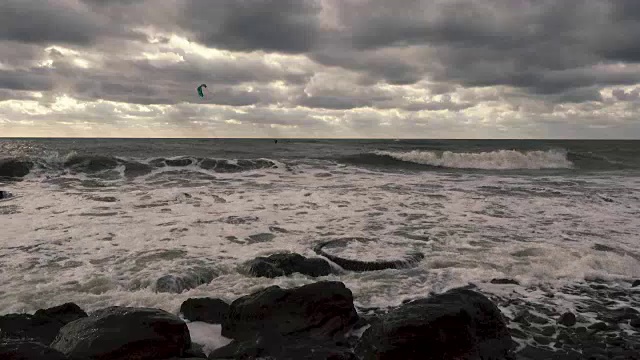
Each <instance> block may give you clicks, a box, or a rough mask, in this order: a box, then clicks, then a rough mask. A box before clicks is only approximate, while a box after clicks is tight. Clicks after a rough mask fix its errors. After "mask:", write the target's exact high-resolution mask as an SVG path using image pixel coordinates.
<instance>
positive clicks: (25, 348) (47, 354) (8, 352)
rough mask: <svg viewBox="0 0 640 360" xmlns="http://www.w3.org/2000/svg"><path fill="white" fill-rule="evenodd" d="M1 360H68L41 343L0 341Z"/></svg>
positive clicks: (32, 341)
mask: <svg viewBox="0 0 640 360" xmlns="http://www.w3.org/2000/svg"><path fill="white" fill-rule="evenodd" d="M0 359H2V360H69V358H68V357H67V356H66V355H65V354H63V353H61V352H59V351H58V350H55V349H52V348H50V347H48V346H46V345H44V344H43V343H41V342H38V341H35V340H17V339H3V340H0Z"/></svg>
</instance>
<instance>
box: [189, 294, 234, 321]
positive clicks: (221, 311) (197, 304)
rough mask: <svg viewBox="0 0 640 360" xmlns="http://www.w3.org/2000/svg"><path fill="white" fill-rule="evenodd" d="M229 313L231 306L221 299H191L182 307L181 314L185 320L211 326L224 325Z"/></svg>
mask: <svg viewBox="0 0 640 360" xmlns="http://www.w3.org/2000/svg"><path fill="white" fill-rule="evenodd" d="M228 312H229V304H227V303H226V302H224V301H222V300H220V299H212V298H191V299H187V300H186V301H185V302H183V303H182V305H181V306H180V313H181V314H182V316H184V318H185V319H188V320H190V321H203V322H206V323H210V324H222V323H223V322H224V318H225V317H226V316H227V313H228Z"/></svg>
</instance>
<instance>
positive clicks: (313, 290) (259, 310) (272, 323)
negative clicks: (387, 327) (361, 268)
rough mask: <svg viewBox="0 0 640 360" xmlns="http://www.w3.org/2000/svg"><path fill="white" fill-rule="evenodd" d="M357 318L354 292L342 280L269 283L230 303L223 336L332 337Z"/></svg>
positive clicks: (241, 338) (248, 337) (342, 331)
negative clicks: (285, 285) (285, 286)
mask: <svg viewBox="0 0 640 360" xmlns="http://www.w3.org/2000/svg"><path fill="white" fill-rule="evenodd" d="M357 320H358V315H357V313H356V309H355V308H354V306H353V294H352V293H351V290H349V289H347V288H346V287H345V286H344V284H343V283H341V282H335V281H321V282H317V283H313V284H309V285H305V286H301V287H298V288H293V289H286V290H284V289H281V288H280V287H278V286H270V287H268V288H266V289H264V290H262V291H259V292H256V293H253V294H251V295H247V296H243V297H241V298H239V299H236V300H235V301H234V302H232V303H231V308H230V309H229V314H228V316H227V318H226V319H225V322H224V323H223V324H222V336H224V337H227V338H231V339H236V340H247V339H252V338H256V337H258V336H261V335H265V334H270V335H271V334H273V333H277V334H282V335H302V334H305V335H307V336H309V337H330V336H334V335H341V334H344V333H346V332H347V331H348V330H349V329H350V327H351V325H352V324H354V323H355V322H356V321H357Z"/></svg>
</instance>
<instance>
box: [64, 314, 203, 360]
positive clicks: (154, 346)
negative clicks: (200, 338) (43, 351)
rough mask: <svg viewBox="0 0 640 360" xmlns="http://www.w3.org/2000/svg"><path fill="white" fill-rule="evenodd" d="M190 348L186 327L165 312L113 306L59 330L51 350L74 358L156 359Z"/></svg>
mask: <svg viewBox="0 0 640 360" xmlns="http://www.w3.org/2000/svg"><path fill="white" fill-rule="evenodd" d="M190 346H191V337H190V334H189V329H188V328H187V324H186V323H185V322H184V321H182V320H181V319H180V318H179V317H177V316H175V315H172V314H169V313H168V312H166V311H162V310H156V309H147V308H130V307H120V306H113V307H108V308H105V309H101V310H98V311H96V312H94V313H93V314H91V315H90V316H89V317H86V318H82V319H79V320H76V321H73V322H71V323H69V324H67V325H65V326H64V327H63V328H62V329H60V333H59V334H58V336H57V337H56V339H55V340H54V341H53V343H52V344H51V347H52V348H54V349H56V350H58V351H60V352H62V353H64V354H66V355H67V356H69V357H70V358H71V359H96V360H97V359H100V360H130V359H136V360H156V359H166V358H170V357H173V356H175V357H179V356H182V355H183V354H184V353H185V352H186V351H187V350H188V349H189V347H190Z"/></svg>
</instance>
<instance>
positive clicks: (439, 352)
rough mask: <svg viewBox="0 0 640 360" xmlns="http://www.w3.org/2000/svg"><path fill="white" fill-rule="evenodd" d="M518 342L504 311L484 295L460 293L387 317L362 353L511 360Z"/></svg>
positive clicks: (365, 340) (367, 336)
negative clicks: (511, 333)
mask: <svg viewBox="0 0 640 360" xmlns="http://www.w3.org/2000/svg"><path fill="white" fill-rule="evenodd" d="M512 347H513V343H512V340H511V336H510V335H509V330H508V329H507V326H506V323H505V321H504V319H503V317H502V314H501V312H500V310H499V309H498V308H497V307H496V305H494V304H493V303H492V302H491V301H490V300H489V299H487V298H486V297H485V296H484V295H482V294H480V293H478V292H475V291H471V290H465V289H454V290H450V291H448V292H446V293H443V294H439V295H435V296H432V297H430V298H427V299H420V300H415V301H412V302H409V303H406V304H403V305H401V306H400V307H398V308H396V309H394V310H392V311H390V312H389V313H387V314H385V315H383V316H382V317H381V318H380V321H379V322H376V323H374V324H373V325H372V326H371V327H370V328H369V329H367V330H366V331H365V333H364V334H363V336H362V339H361V342H360V344H359V345H358V348H357V351H358V353H359V355H361V357H362V358H363V359H365V360H368V359H377V360H385V359H425V360H428V359H434V360H435V359H478V360H479V359H495V360H499V359H510V358H511V351H512Z"/></svg>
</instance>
